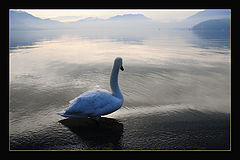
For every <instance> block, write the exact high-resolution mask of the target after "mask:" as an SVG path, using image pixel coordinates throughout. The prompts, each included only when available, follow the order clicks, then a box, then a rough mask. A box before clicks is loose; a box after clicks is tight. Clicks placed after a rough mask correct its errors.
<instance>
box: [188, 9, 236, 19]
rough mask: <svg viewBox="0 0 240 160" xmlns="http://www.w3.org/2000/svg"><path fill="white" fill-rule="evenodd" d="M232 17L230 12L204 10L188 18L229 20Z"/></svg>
mask: <svg viewBox="0 0 240 160" xmlns="http://www.w3.org/2000/svg"><path fill="white" fill-rule="evenodd" d="M230 15H231V11H230V10H204V11H201V12H198V13H196V14H194V15H192V16H190V17H188V18H187V19H188V20H192V19H199V20H201V19H202V20H208V19H228V18H230Z"/></svg>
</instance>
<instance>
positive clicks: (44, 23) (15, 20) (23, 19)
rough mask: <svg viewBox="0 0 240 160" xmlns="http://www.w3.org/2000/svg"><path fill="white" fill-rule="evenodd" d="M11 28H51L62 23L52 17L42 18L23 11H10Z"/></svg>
mask: <svg viewBox="0 0 240 160" xmlns="http://www.w3.org/2000/svg"><path fill="white" fill-rule="evenodd" d="M9 14H10V28H11V29H50V28H55V27H57V26H60V25H61V24H62V23H61V22H59V21H55V20H51V19H41V18H38V17H35V16H33V15H31V14H29V13H27V12H23V11H10V13H9Z"/></svg>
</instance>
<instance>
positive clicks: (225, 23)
mask: <svg viewBox="0 0 240 160" xmlns="http://www.w3.org/2000/svg"><path fill="white" fill-rule="evenodd" d="M192 29H193V30H215V31H216V30H218V31H230V19H213V20H207V21H204V22H201V23H199V24H197V25H195V26H194V27H193V28H192Z"/></svg>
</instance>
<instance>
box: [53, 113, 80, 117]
mask: <svg viewBox="0 0 240 160" xmlns="http://www.w3.org/2000/svg"><path fill="white" fill-rule="evenodd" d="M57 114H58V115H60V116H63V117H69V118H84V117H83V116H81V115H77V114H67V113H57Z"/></svg>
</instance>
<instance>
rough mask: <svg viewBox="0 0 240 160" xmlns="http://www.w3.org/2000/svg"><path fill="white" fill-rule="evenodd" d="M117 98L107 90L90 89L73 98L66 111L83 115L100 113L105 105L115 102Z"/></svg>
mask: <svg viewBox="0 0 240 160" xmlns="http://www.w3.org/2000/svg"><path fill="white" fill-rule="evenodd" d="M115 99H116V98H114V97H113V96H112V95H111V94H110V93H109V92H108V91H106V90H93V91H88V92H85V93H83V94H81V95H80V96H78V97H77V98H75V99H73V100H71V101H70V102H71V104H70V105H69V107H68V108H67V109H66V112H65V113H66V114H81V115H94V114H98V112H101V110H102V109H103V108H104V107H106V106H108V105H109V104H113V103H114V101H115ZM99 114H100V113H99Z"/></svg>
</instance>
